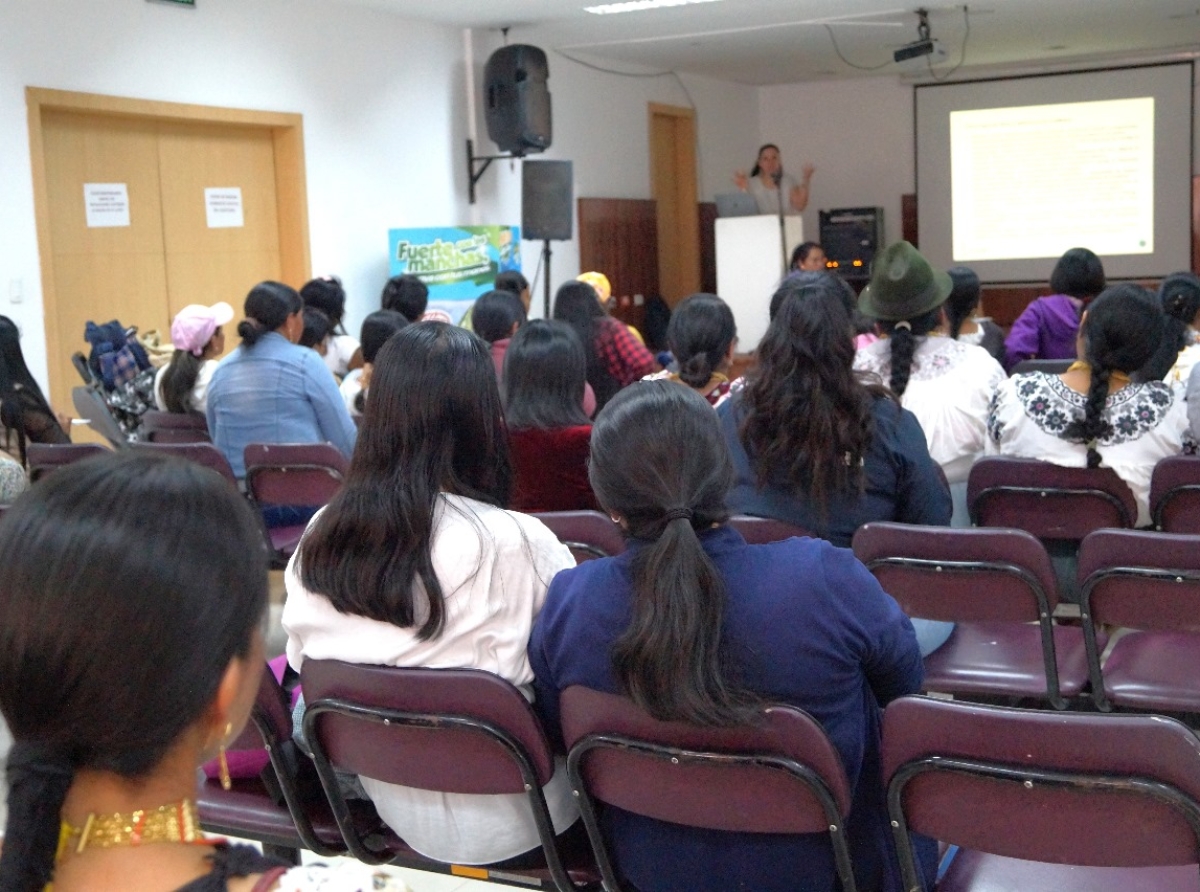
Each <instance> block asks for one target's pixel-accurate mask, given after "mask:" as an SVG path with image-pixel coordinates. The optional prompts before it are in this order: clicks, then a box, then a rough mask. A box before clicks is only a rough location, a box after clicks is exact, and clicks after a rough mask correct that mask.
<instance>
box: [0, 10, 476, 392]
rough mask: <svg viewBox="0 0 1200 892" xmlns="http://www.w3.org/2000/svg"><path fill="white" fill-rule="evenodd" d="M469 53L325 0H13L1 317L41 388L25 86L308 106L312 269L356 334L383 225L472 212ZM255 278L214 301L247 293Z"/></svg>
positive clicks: (438, 31) (447, 33) (457, 41)
mask: <svg viewBox="0 0 1200 892" xmlns="http://www.w3.org/2000/svg"><path fill="white" fill-rule="evenodd" d="M465 56H466V51H465V44H464V36H463V32H462V31H460V30H458V29H451V28H444V27H439V26H435V25H429V24H424V23H419V22H411V21H407V20H404V19H401V18H399V17H397V16H396V15H394V14H389V13H386V12H381V11H378V10H373V9H368V8H360V7H357V6H347V5H342V4H336V5H335V4H331V3H327V2H323V0H254V2H245V0H200V2H199V3H198V5H197V8H195V9H188V8H184V7H175V6H172V5H170V4H160V3H146V2H143V0H88V2H86V3H79V2H76V0H4V2H3V3H0V172H2V175H0V313H3V314H5V315H7V316H10V317H12V318H13V319H14V320H15V321H16V322H17V324H18V325H19V326H20V328H21V330H22V333H23V336H22V344H23V347H24V352H25V356H26V359H27V360H28V362H29V364H30V368H31V370H32V371H33V373H34V375H35V377H37V378H38V380H39V381H40V382H41V383H42V384H43V386H45V384H46V355H45V350H46V346H45V333H44V329H43V323H42V318H43V311H42V295H41V282H40V269H39V266H38V245H37V232H36V226H35V219H34V205H33V187H32V182H31V170H30V157H29V135H28V126H27V119H26V109H25V96H24V88H25V87H26V86H37V87H48V88H54V89H62V90H73V91H81V92H89V93H104V94H112V95H119V96H129V97H138V98H146V99H154V100H163V101H169V102H181V103H199V104H204V105H214V106H227V107H239V108H253V109H265V110H271V111H285V112H298V113H300V114H302V115H303V116H304V138H305V156H306V168H307V187H308V200H309V214H308V216H309V225H310V232H311V252H312V263H313V268H314V270H315V271H316V272H318V273H320V272H336V273H338V274H340V275H342V276H343V278H344V280H345V281H346V285H347V290H348V292H349V295H350V300H349V305H350V306H349V313H348V320H347V321H348V324H349V327H350V328H351V329H352V330H357V327H358V325H359V324H360V322H361V319H362V318H363V316H365V315H366V313H368V312H370V311H371V310H373V309H375V308H376V307H377V304H378V299H379V290H380V287H381V285H382V283H383V281H384V279H385V278H386V277H387V230H388V228H389V227H395V226H426V225H444V224H449V223H455V222H459V221H461V220H463V219H464V217H465V214H466V211H465V208H466V174H465V169H464V168H465V164H464V163H463V161H462V155H461V152H462V149H461V146H462V145H463V140H464V139H465V138H466V115H465V113H464V109H465V107H466V100H465V91H466V66H465V64H464V59H465ZM81 199H82V196H81ZM132 212H133V213H137V210H136V208H133V209H132ZM14 281H18V282H19V283H20V288H21V291H22V297H21V300H20V302H19V303H13V302H12V300H11V296H10V289H11V288H12V287H14V286H12V284H11V283H13V282H14ZM250 284H252V283H243V282H235V283H230V293H228V294H219V295H218V294H214V295H213V300H217V299H225V300H229V301H231V302H233V303H236V304H240V303H241V301H242V299H243V298H244V296H245V292H246V290H247V288H248V286H249V285H250ZM104 312H105V311H104V308H103V307H97V308H96V316H97V317H101V316H103V315H104ZM122 321H124V322H127V323H133V322H135V321H136V320H122ZM78 346H79V347H81V348H82V347H83V346H84V343H83V340H82V332H80V340H79V344H78ZM64 408H69V407H64Z"/></svg>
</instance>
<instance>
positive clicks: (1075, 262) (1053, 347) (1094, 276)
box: [1004, 248, 1104, 372]
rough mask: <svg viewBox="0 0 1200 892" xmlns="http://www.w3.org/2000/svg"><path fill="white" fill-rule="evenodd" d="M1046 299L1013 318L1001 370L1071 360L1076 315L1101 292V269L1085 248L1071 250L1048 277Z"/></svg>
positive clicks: (1076, 328)
mask: <svg viewBox="0 0 1200 892" xmlns="http://www.w3.org/2000/svg"><path fill="white" fill-rule="evenodd" d="M1050 290H1051V291H1053V292H1054V293H1053V294H1051V295H1050V296H1049V297H1039V298H1038V299H1037V300H1035V301H1033V302H1032V303H1031V304H1029V306H1027V307H1026V308H1025V310H1024V311H1023V312H1022V313H1021V315H1020V316H1018V317H1017V321H1016V322H1014V323H1013V324H1012V328H1010V329H1009V331H1008V338H1007V339H1005V342H1004V356H1005V359H1004V367H1005V369H1007V370H1008V371H1010V372H1011V371H1012V370H1013V367H1014V366H1016V364H1017V363H1019V362H1021V361H1022V360H1024V359H1071V358H1073V357H1074V356H1075V336H1076V335H1077V334H1078V332H1079V317H1080V314H1082V313H1083V311H1084V310H1085V309H1086V308H1087V305H1088V304H1089V303H1091V301H1092V299H1093V298H1095V297H1096V295H1097V294H1099V293H1100V292H1101V291H1103V290H1104V265H1103V264H1102V263H1101V262H1100V258H1099V257H1097V256H1096V255H1095V254H1094V253H1092V252H1091V251H1089V250H1088V249H1087V248H1071V250H1069V251H1067V252H1066V253H1065V254H1063V256H1062V257H1060V258H1059V259H1058V263H1056V264H1055V265H1054V270H1053V271H1052V272H1051V273H1050Z"/></svg>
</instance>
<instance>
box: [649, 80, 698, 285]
mask: <svg viewBox="0 0 1200 892" xmlns="http://www.w3.org/2000/svg"><path fill="white" fill-rule="evenodd" d="M650 189H651V193H652V194H653V196H654V199H655V201H656V202H657V203H658V279H659V287H660V288H661V289H662V296H663V298H664V299H665V300H666V301H667V303H668V304H670V305H671V306H674V305H675V304H676V303H678V302H679V301H680V300H682V299H683V298H685V297H687V296H688V295H689V294H692V293H694V292H696V291H699V290H700V222H699V218H698V216H697V211H696V113H695V111H693V110H692V109H690V108H680V107H677V106H672V105H659V104H657V103H653V102H652V103H650Z"/></svg>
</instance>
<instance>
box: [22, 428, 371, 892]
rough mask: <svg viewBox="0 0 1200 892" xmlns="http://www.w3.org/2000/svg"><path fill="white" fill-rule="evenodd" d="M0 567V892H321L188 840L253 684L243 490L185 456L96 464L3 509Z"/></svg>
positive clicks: (253, 536)
mask: <svg viewBox="0 0 1200 892" xmlns="http://www.w3.org/2000/svg"><path fill="white" fill-rule="evenodd" d="M0 566H3V567H4V568H5V572H4V573H2V574H0V641H2V642H3V646H2V647H0V711H2V712H3V715H4V719H5V721H6V722H7V724H8V727H9V729H10V730H11V731H12V736H13V738H14V744H13V748H12V750H11V752H10V753H9V755H8V768H7V775H8V781H9V788H8V828H7V829H8V834H7V839H6V840H5V845H4V847H3V855H2V856H0V888H2V889H5V890H13V892H16V890H42V889H49V888H51V885H50V884H51V883H52V884H53V888H54V890H55V892H81V890H84V892H116V890H127V889H133V888H137V889H178V890H180V892H184V890H189V892H200V890H223V892H224V890H229V892H234V890H250V889H251V888H254V889H260V890H280V889H286V890H296V889H310V890H311V889H316V888H330V886H325V885H318V884H317V882H316V879H317V878H316V877H315V876H309V875H311V874H315V873H317V872H318V871H320V869H319V868H314V867H308V868H302V867H295V868H292V869H290V870H289V868H288V866H287V865H285V864H283V863H282V862H279V861H276V860H275V859H273V858H268V857H264V856H263V855H261V854H259V852H258V851H257V850H256V849H255V847H253V846H249V845H242V844H232V843H228V842H225V841H223V840H220V839H211V838H206V837H205V835H204V834H203V833H202V832H201V830H200V817H199V815H198V814H197V810H196V796H197V789H196V778H197V769H198V767H199V766H200V765H201V763H203V762H205V761H206V760H208V759H212V758H215V757H218V754H221V758H222V760H223V754H224V748H225V746H226V745H227V744H229V743H231V742H232V741H233V740H234V739H235V738H236V737H237V736H238V734H239V733H240V731H241V729H242V726H243V725H244V724H245V722H246V718H247V716H248V715H249V713H250V709H251V707H252V706H253V704H254V699H255V694H256V692H257V690H258V686H259V682H260V680H261V679H262V677H263V665H264V664H263V640H262V627H263V618H264V615H265V613H266V610H267V565H266V559H265V555H264V553H263V549H262V534H261V532H260V530H259V526H258V521H257V520H256V519H255V518H254V516H253V513H252V512H251V511H250V509H249V508H248V507H247V504H246V500H245V499H243V498H241V497H240V496H238V494H237V493H236V492H235V491H234V490H233V489H232V488H231V487H230V486H229V485H228V484H226V483H225V482H224V481H223V480H221V479H220V478H219V477H218V476H217V475H216V474H213V473H212V472H211V471H208V470H205V469H204V468H201V467H199V466H196V465H193V464H191V463H189V462H185V461H181V460H178V459H169V458H163V457H161V456H157V455H147V454H145V453H141V452H138V451H137V450H129V451H125V452H119V453H115V454H109V455H104V456H101V457H97V458H91V459H88V460H87V461H83V462H78V463H76V464H73V465H70V466H68V467H64V468H61V469H59V470H57V471H55V472H54V473H53V474H52V475H50V476H49V477H47V478H46V479H45V480H43V481H41V482H39V483H38V485H37V486H36V487H34V488H33V489H32V490H31V491H30V492H29V493H27V494H26V495H25V496H23V497H22V498H21V499H19V500H18V501H17V503H16V504H15V505H14V506H13V507H12V508H10V509H9V510H8V511H7V512H6V513H5V515H4V518H3V520H2V521H0ZM87 567H93V568H97V569H100V568H102V572H85V571H84V570H82V569H81V568H87ZM150 629H152V630H153V633H152V634H148V633H147V630H150ZM130 825H137V830H136V831H135V832H134V833H132V834H131V833H130V832H129V826H130ZM322 872H323V871H322ZM354 872H355V873H356V874H358V876H357V878H356V879H354V880H353V881H354V882H358V883H365V884H366V885H349V884H348V883H349V882H350V881H351V880H352V878H350V877H346V878H345V880H343V882H344V883H346V884H343V885H337V886H336V888H342V889H348V888H379V887H377V886H376V887H373V886H372V885H371V883H372V877H371V874H372V873H374V871H372V870H370V869H369V868H364V867H363V866H360V865H355V866H354ZM328 873H333V871H329V872H328ZM306 876H308V877H309V878H308V879H306V878H305V877H306ZM323 879H325V880H334V877H330V876H326V877H324V878H323Z"/></svg>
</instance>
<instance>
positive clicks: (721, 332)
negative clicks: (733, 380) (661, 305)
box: [648, 294, 737, 408]
mask: <svg viewBox="0 0 1200 892" xmlns="http://www.w3.org/2000/svg"><path fill="white" fill-rule="evenodd" d="M667 346H668V347H670V349H671V354H672V355H673V356H674V357H675V363H674V365H673V366H672V367H671V368H670V369H664V370H663V371H661V372H657V373H655V374H653V375H650V376H648V380H655V379H660V378H662V379H666V380H669V381H677V382H679V383H680V384H686V385H687V386H688V387H690V388H692V390H694V391H696V392H697V393H698V394H700V395H701V396H702V397H704V398H705V399H706V400H708V401H709V403H710V404H711V405H712V406H713V408H716V407H717V406H719V405H721V403H723V402H725V400H727V399H729V369H730V366H732V365H733V352H734V350H736V349H737V326H736V325H735V323H734V321H733V311H732V310H730V309H729V305H728V304H727V303H725V301H723V300H721V298H719V297H717V296H716V295H715V294H693V295H691V296H690V297H685V298H684V299H683V300H682V301H680V302H679V303H678V304H677V305H676V306H675V310H674V312H672V313H671V321H670V323H669V324H668V326H667Z"/></svg>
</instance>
